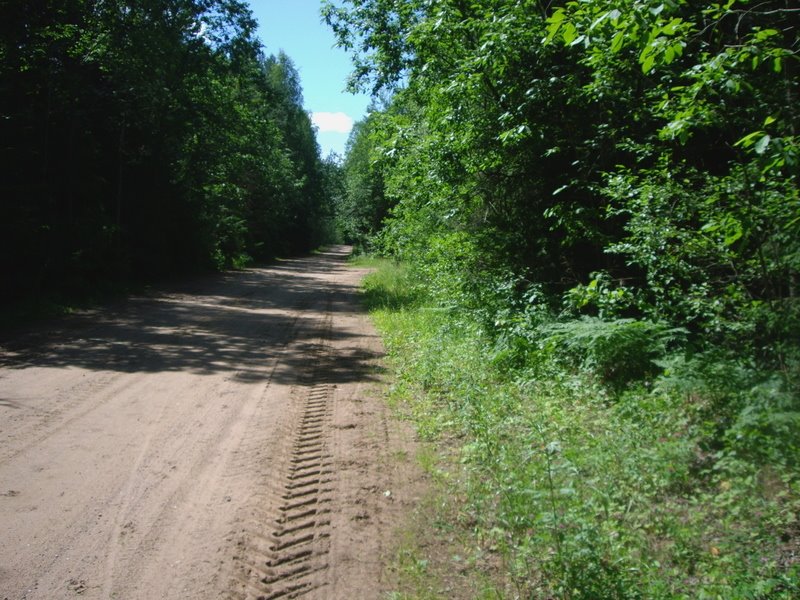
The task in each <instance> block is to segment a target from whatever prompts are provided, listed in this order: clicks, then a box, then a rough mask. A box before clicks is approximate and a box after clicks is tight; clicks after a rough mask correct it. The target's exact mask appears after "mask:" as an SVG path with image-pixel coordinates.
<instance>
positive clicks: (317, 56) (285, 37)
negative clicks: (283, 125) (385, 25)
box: [250, 0, 369, 157]
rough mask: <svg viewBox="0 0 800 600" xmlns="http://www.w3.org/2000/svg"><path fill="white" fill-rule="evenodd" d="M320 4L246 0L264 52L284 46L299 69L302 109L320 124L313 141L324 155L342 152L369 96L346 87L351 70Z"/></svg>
mask: <svg viewBox="0 0 800 600" xmlns="http://www.w3.org/2000/svg"><path fill="white" fill-rule="evenodd" d="M320 4H321V3H320V1H319V0H250V8H251V9H252V10H253V15H254V16H255V18H256V19H257V20H258V25H259V27H258V34H259V37H260V38H261V41H262V43H263V44H264V48H265V51H266V52H267V54H277V53H278V51H279V50H283V51H284V52H285V53H286V54H288V55H289V57H290V58H291V59H292V61H293V62H294V64H295V66H296V67H297V70H298V71H299V72H300V81H301V83H302V85H303V97H304V99H305V108H306V110H308V111H309V112H310V113H312V118H313V119H314V122H315V123H316V124H317V127H318V128H319V131H318V133H317V140H318V141H319V145H320V147H321V148H322V156H323V157H325V156H327V155H328V153H329V152H330V151H331V150H333V151H335V152H337V153H339V154H341V155H344V145H345V142H346V141H347V135H348V133H349V127H351V126H352V122H354V121H358V120H359V119H361V118H362V117H363V116H364V115H365V114H366V109H367V105H368V104H369V97H368V96H366V95H357V96H356V95H353V94H349V93H347V92H345V91H344V86H345V81H346V80H347V76H348V75H349V74H350V71H351V70H352V68H351V65H350V59H349V58H348V56H347V53H345V52H344V51H343V50H341V49H340V48H336V47H334V44H335V39H334V37H333V33H332V32H331V30H330V28H329V27H328V26H327V25H325V23H323V22H322V19H321V17H320V14H319V9H320ZM337 113H342V114H337ZM337 130H338V131H337Z"/></svg>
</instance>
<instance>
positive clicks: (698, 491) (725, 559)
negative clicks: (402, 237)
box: [365, 263, 800, 599]
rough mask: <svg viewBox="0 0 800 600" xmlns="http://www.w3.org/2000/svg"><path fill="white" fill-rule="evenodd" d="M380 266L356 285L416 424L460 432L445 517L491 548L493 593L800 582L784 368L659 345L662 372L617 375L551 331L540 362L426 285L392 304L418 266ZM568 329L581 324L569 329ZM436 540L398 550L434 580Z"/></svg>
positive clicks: (771, 587)
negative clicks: (592, 365)
mask: <svg viewBox="0 0 800 600" xmlns="http://www.w3.org/2000/svg"><path fill="white" fill-rule="evenodd" d="M385 265H386V266H387V267H388V269H380V270H379V271H378V273H377V274H375V275H372V276H370V277H369V278H368V279H367V281H366V282H365V289H366V290H367V297H368V298H370V299H371V300H370V302H371V306H372V309H373V312H372V314H373V317H374V318H375V320H376V323H377V324H378V326H379V328H380V330H381V333H382V335H383V337H384V340H385V343H386V346H387V350H388V352H389V356H390V363H391V366H392V370H393V372H394V392H393V395H394V397H395V400H396V401H400V402H403V403H404V404H405V406H406V407H407V411H406V412H408V413H409V414H410V415H411V416H412V418H413V420H414V421H415V424H416V426H417V429H418V431H419V432H420V434H421V435H422V436H423V437H425V438H426V439H431V440H439V441H440V442H441V443H445V444H446V443H448V440H449V443H450V444H453V443H455V444H456V445H457V448H456V451H457V452H458V455H457V456H458V458H459V459H460V463H459V464H457V465H451V466H450V467H449V468H450V470H451V471H452V474H451V476H450V477H449V478H448V479H447V485H448V494H449V496H450V497H451V498H453V499H454V501H455V499H458V500H459V501H458V502H457V503H455V504H456V505H455V506H453V507H451V509H450V511H451V512H450V517H449V519H447V522H448V524H447V527H450V528H453V527H455V528H457V529H458V531H459V532H461V533H460V534H459V535H469V536H471V537H472V542H471V543H467V544H466V546H468V547H469V548H471V553H472V554H474V556H473V555H467V556H464V557H462V558H461V560H463V561H464V562H465V563H467V564H482V565H484V569H485V570H492V569H490V566H491V565H495V569H493V581H494V588H495V593H494V594H493V595H492V596H493V597H498V598H501V597H507V598H552V597H557V598H573V599H575V598H587V599H589V598H591V599H596V598H720V597H722V598H778V599H779V598H786V599H788V598H793V597H795V596H796V595H797V593H798V592H800V566H799V565H798V564H797V559H796V556H797V554H796V549H797V544H798V532H797V527H796V524H797V522H796V518H797V517H796V514H797V510H798V509H800V472H798V470H797V464H796V457H797V456H798V453H797V448H798V442H799V441H800V436H798V431H800V429H798V428H797V427H796V424H797V421H796V419H797V414H798V413H797V408H798V406H797V403H796V400H793V399H792V396H791V394H788V393H787V390H786V388H785V386H784V384H783V383H782V382H780V381H777V380H765V379H764V377H763V374H760V373H759V372H758V371H756V370H754V369H753V368H752V367H750V366H747V365H742V364H737V362H735V361H733V360H730V359H725V358H724V357H723V356H720V355H716V356H713V355H706V356H702V357H697V358H696V359H695V360H691V361H686V360H683V359H682V358H680V357H679V356H677V355H675V354H673V353H670V352H669V349H668V348H667V350H666V352H667V354H666V356H663V357H662V359H660V360H659V363H661V365H662V367H663V371H662V374H660V375H659V374H651V376H650V377H649V378H648V379H647V380H646V382H647V385H641V386H638V387H634V388H631V389H628V390H625V391H614V389H613V388H612V389H609V388H608V387H606V386H605V385H604V384H603V383H602V382H600V381H599V380H596V381H592V379H590V378H587V377H586V374H585V372H584V371H574V370H572V369H570V368H569V366H568V364H567V367H566V368H565V363H564V361H563V357H562V356H561V355H559V354H558V353H557V352H556V353H554V352H552V351H551V348H550V346H549V345H548V344H547V343H542V344H541V345H540V346H539V347H535V348H533V349H532V350H530V352H531V354H532V355H533V359H532V360H531V361H530V363H531V364H533V365H534V366H533V367H531V366H525V365H523V366H511V367H510V366H509V365H508V364H507V363H500V364H498V363H497V362H496V361H495V362H492V361H487V360H486V356H487V353H488V352H489V348H490V345H491V343H492V341H491V339H490V338H489V337H488V336H487V335H486V334H485V333H482V331H481V328H480V327H477V326H476V325H475V323H474V322H472V320H471V319H469V318H458V317H456V316H455V315H454V314H453V313H452V312H450V311H447V312H446V311H442V310H436V304H434V303H433V302H432V299H431V298H430V297H424V296H419V295H417V297H416V302H415V303H414V304H412V305H409V304H403V305H402V306H400V305H398V304H397V303H396V302H395V301H394V299H395V298H397V297H398V296H401V295H402V294H401V293H400V292H399V291H398V290H402V289H403V288H404V287H405V288H407V289H408V286H409V285H410V284H414V281H413V279H412V280H410V281H409V279H408V277H409V274H408V272H407V271H405V270H403V269H398V268H397V266H396V265H393V264H392V263H385ZM412 289H413V288H412ZM417 290H418V288H417ZM418 293H419V292H417V294H418ZM382 299H385V302H384V301H382ZM639 326H640V327H642V328H644V329H645V330H647V329H649V330H650V331H658V330H659V328H658V326H657V325H655V324H649V325H643V324H639ZM540 328H541V329H543V330H546V329H547V328H548V326H547V324H546V323H544V322H542V321H541V320H540ZM549 328H550V329H551V330H552V331H554V332H556V333H555V335H558V336H563V337H561V338H560V340H561V341H563V343H565V344H567V343H570V344H578V343H579V340H580V338H581V335H583V338H584V339H583V341H584V342H586V341H587V338H588V337H589V336H591V337H592V338H603V337H605V336H607V335H614V334H617V330H620V331H621V332H623V333H620V334H619V335H629V336H630V337H631V338H632V339H635V340H637V343H638V344H642V345H647V344H651V345H654V346H656V347H657V348H656V349H657V352H655V353H654V354H662V355H663V353H664V352H665V350H664V346H663V341H668V340H670V339H671V338H672V337H673V334H672V333H671V332H668V331H664V330H663V329H662V330H661V335H662V342H659V341H657V340H653V341H650V339H649V338H648V337H647V336H646V335H642V334H641V332H640V331H637V325H635V322H631V321H624V322H622V323H617V324H609V325H607V326H603V325H602V324H601V323H599V322H597V321H596V320H587V321H585V322H584V321H577V322H572V323H567V324H562V325H558V324H552V323H551V324H550V325H549ZM576 328H578V329H583V330H585V331H582V332H579V335H577V336H569V334H570V333H572V330H574V329H576ZM631 328H633V330H634V333H631V332H629V331H626V330H629V329H631ZM659 344H662V345H661V346H660V347H658V346H659ZM581 349H582V350H591V351H594V352H601V351H602V350H600V349H596V348H593V347H589V346H587V347H582V348H581ZM606 349H607V350H611V351H612V352H616V351H617V350H616V349H613V348H609V347H606ZM587 366H589V365H587ZM755 397H758V398H760V400H759V401H758V403H755V402H754V401H753V399H754V398H755ZM441 518H443V519H444V518H446V517H441ZM443 527H444V525H443ZM442 535H444V532H442ZM447 537H448V538H450V537H452V534H448V535H447ZM447 543H448V542H447V541H446V540H444V541H442V544H445V545H446V544H447ZM430 544H431V541H430V540H428V541H427V542H426V546H424V547H418V548H412V549H409V550H408V551H409V552H413V554H414V556H415V557H416V560H417V562H419V561H424V563H425V564H426V565H427V570H428V571H430V573H429V574H428V576H429V577H430V578H431V580H435V579H436V578H437V577H439V578H440V579H443V578H444V575H445V574H447V573H448V571H449V570H451V569H453V568H455V567H456V565H455V564H454V563H452V562H448V561H442V560H441V559H440V558H439V559H437V550H436V549H435V548H433V547H431V545H430ZM498 555H499V558H500V560H497V558H498ZM492 557H494V558H492ZM498 565H502V567H503V568H502V569H497V568H496V567H497V566H498ZM458 568H459V569H461V567H460V566H459V567H458ZM436 569H439V573H438V574H437V573H436V571H435V570H436ZM460 572H462V573H463V572H465V571H460ZM437 597H447V592H446V591H444V590H442V591H441V595H440V596H437Z"/></svg>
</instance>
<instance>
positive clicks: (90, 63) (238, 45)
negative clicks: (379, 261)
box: [0, 0, 333, 305]
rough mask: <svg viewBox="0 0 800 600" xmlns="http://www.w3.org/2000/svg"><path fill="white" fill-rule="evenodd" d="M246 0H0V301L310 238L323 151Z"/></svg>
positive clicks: (319, 203) (148, 274)
mask: <svg viewBox="0 0 800 600" xmlns="http://www.w3.org/2000/svg"><path fill="white" fill-rule="evenodd" d="M255 28H256V22H255V21H254V19H253V17H252V14H251V12H250V9H249V7H248V5H247V3H246V2H240V1H238V0H143V1H141V2H122V1H116V0H112V1H102V2H101V1H99V0H66V1H61V0H59V1H57V2H56V1H53V0H33V1H30V2H16V1H12V2H2V3H0V139H1V140H2V142H1V143H0V151H1V152H2V164H3V167H2V169H3V176H2V179H1V180H0V195H2V198H3V203H2V208H0V211H2V212H0V265H2V272H3V281H2V284H1V285H2V288H0V292H2V298H3V301H2V302H3V303H4V304H8V303H11V304H16V305H19V304H30V303H31V302H37V301H39V300H41V299H42V298H44V297H47V298H51V299H53V300H55V301H57V302H61V303H67V304H68V303H69V302H71V301H74V300H75V299H76V298H86V297H87V296H91V294H92V293H94V292H97V291H99V290H102V289H103V288H106V289H109V290H115V289H116V290H119V289H122V290H124V289H126V288H125V286H127V285H130V284H131V283H141V282H148V281H152V280H154V279H157V278H161V277H167V276H170V275H175V274H179V273H186V272H191V271H199V270H208V269H222V268H228V267H237V266H243V265H246V264H248V263H249V262H251V261H253V260H265V259H269V258H272V257H274V256H276V255H278V254H284V255H285V254H291V253H298V252H302V251H307V250H310V249H311V248H314V247H316V246H317V245H319V244H320V243H321V242H323V241H325V240H326V239H327V238H328V237H330V235H331V231H332V229H331V227H332V205H331V202H330V200H329V198H330V193H329V191H328V189H327V186H328V182H329V181H330V180H331V177H330V174H331V172H332V168H333V167H332V166H331V164H329V163H327V162H326V161H323V160H322V159H321V158H320V155H319V154H320V151H319V147H318V145H317V142H316V138H315V133H314V130H313V127H312V124H311V121H310V118H309V115H308V114H307V113H306V111H305V109H304V108H303V97H302V89H301V85H300V80H299V76H298V72H297V70H296V68H295V67H294V65H293V64H292V61H291V59H290V58H289V57H288V56H286V55H285V54H283V53H280V54H279V55H278V56H266V55H265V54H264V52H263V50H262V48H261V43H260V41H259V40H258V39H257V37H256V36H255Z"/></svg>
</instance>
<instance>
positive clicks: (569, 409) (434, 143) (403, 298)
mask: <svg viewBox="0 0 800 600" xmlns="http://www.w3.org/2000/svg"><path fill="white" fill-rule="evenodd" d="M323 12H324V15H325V18H326V20H327V22H328V24H329V26H330V27H331V28H332V29H333V31H334V32H335V33H336V35H337V39H338V41H339V45H340V46H341V47H343V48H346V49H348V50H349V51H350V52H351V55H352V59H353V72H352V76H351V78H350V82H349V84H350V86H351V87H352V88H353V89H356V90H367V91H370V92H371V93H372V94H373V95H374V97H375V103H374V107H373V108H374V110H373V111H372V112H371V113H370V114H369V115H368V117H367V118H365V119H364V120H363V121H361V122H360V123H359V124H357V126H356V128H355V129H354V131H353V134H352V136H351V139H350V142H349V147H348V153H347V156H346V159H345V164H344V175H343V181H344V187H345V193H344V195H343V196H342V197H341V198H340V199H339V201H338V208H337V219H338V221H339V223H340V229H341V230H342V231H343V233H344V234H345V235H346V236H347V238H348V239H350V240H351V241H353V242H354V243H356V244H357V245H358V246H359V247H361V248H362V249H363V250H364V251H366V252H370V253H372V254H374V255H378V256H383V257H385V259H384V260H383V261H377V262H375V264H377V265H380V268H379V270H378V272H377V273H376V274H375V275H373V276H372V277H371V278H369V279H368V281H367V283H366V292H367V298H368V302H369V304H370V306H371V307H372V309H373V314H374V316H375V319H376V321H377V323H378V325H379V327H380V329H381V330H382V333H383V335H384V338H385V341H386V345H387V348H388V351H389V354H390V357H391V362H392V365H393V369H394V370H395V372H396V376H397V382H396V383H395V384H394V391H393V395H394V396H395V397H396V399H397V400H398V401H399V402H400V403H401V404H402V405H403V406H405V407H406V410H407V411H408V412H409V414H410V418H412V420H414V421H415V422H416V424H417V427H418V429H419V431H420V432H422V435H424V436H427V437H428V438H429V439H430V440H432V443H433V444H434V446H435V447H436V448H438V449H439V451H440V452H439V454H440V459H439V463H438V464H439V467H436V468H434V469H433V470H432V472H433V475H434V477H435V478H438V479H440V480H441V482H442V489H443V492H442V498H440V499H439V504H438V505H439V509H438V512H437V513H436V515H435V516H434V517H432V518H431V521H430V523H429V527H427V528H425V527H422V528H421V530H420V531H421V533H419V536H418V537H419V538H421V539H423V540H429V541H430V539H431V538H433V539H443V538H448V539H450V540H451V543H455V542H452V540H453V539H454V537H456V538H458V535H460V536H461V538H459V539H461V540H462V542H461V544H462V545H461V546H458V545H457V544H456V546H454V548H455V549H453V550H452V552H451V556H456V557H457V558H458V559H459V560H460V563H459V564H458V565H456V564H454V563H453V559H449V560H448V559H446V558H442V557H441V556H440V557H439V558H438V559H437V557H436V556H435V555H431V554H430V553H428V552H427V551H426V548H429V547H431V545H430V544H427V545H426V544H425V543H421V544H419V545H417V546H414V545H413V544H412V545H411V546H409V547H407V548H405V550H404V554H403V556H402V557H401V558H399V559H398V561H399V565H400V566H399V567H398V569H399V570H400V571H401V572H405V573H406V574H407V579H408V586H407V590H406V592H407V595H406V596H398V597H447V593H444V592H443V590H447V589H455V588H452V586H457V585H459V584H458V583H457V581H456V580H458V578H457V577H454V576H453V575H452V572H453V570H454V569H457V570H459V572H461V573H472V574H473V576H474V577H473V580H474V585H473V587H472V588H469V589H468V590H467V591H466V592H463V593H462V595H463V596H464V597H486V598H495V597H508V598H573V599H574V598H586V599H598V598H793V597H797V596H798V595H800V583H798V582H799V579H798V575H799V573H798V572H799V570H800V526H798V509H800V465H798V459H800V303H798V292H799V289H798V284H800V196H798V180H797V178H798V168H799V167H798V160H800V157H799V156H798V150H799V149H798V137H797V135H798V134H797V131H796V129H797V127H798V125H799V124H800V123H799V122H798V116H799V115H798V106H800V103H798V91H800V89H799V87H800V78H798V66H800V65H798V53H799V52H800V36H799V31H798V25H800V8H798V7H797V5H796V4H795V3H792V2H788V1H785V0H765V1H761V0H759V1H749V0H724V1H705V2H689V1H687V0H626V1H620V0H574V1H552V2H544V1H537V0H484V1H481V2H473V1H470V0H442V1H438V2H431V1H427V0H347V1H346V2H342V3H333V2H327V3H325V8H324V9H323ZM444 447H446V448H448V450H446V451H445V450H443V449H442V448H444ZM448 457H449V458H448ZM430 531H433V532H434V533H429V532H430ZM453 532H457V533H458V535H456V534H454V533H453ZM437 536H438V538H437ZM448 536H449V537H448ZM434 546H435V544H434ZM459 548H460V549H459ZM437 561H438V562H437ZM437 578H438V579H437ZM462 584H463V582H462ZM464 585H466V584H464ZM451 597H452V596H451Z"/></svg>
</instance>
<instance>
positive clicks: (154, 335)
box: [0, 247, 375, 406]
mask: <svg viewBox="0 0 800 600" xmlns="http://www.w3.org/2000/svg"><path fill="white" fill-rule="evenodd" d="M346 257H347V249H345V248H342V247H337V248H334V249H332V250H331V251H329V252H325V253H321V254H319V255H314V256H310V257H305V258H298V259H289V260H281V261H278V262H277V264H275V265H270V266H269V267H264V268H254V269H247V270H244V271H240V272H229V273H225V274H222V275H219V276H215V277H206V278H202V279H198V280H194V281H191V282H188V283H185V284H183V285H181V286H179V287H177V288H173V289H169V290H162V291H161V292H159V293H157V294H154V295H152V296H148V297H133V298H130V299H129V300H128V301H127V302H125V303H124V304H123V305H122V306H118V307H116V308H113V309H111V308H106V309H99V310H94V311H89V312H86V313H83V314H79V315H74V316H72V317H68V318H66V319H62V320H59V321H56V322H53V323H51V324H49V326H47V327H46V328H41V327H40V328H39V329H38V330H33V331H28V332H21V333H18V334H17V335H14V336H13V337H9V338H7V339H1V340H0V367H6V368H12V369H21V368H28V367H81V368H85V369H91V370H106V371H108V370H111V371H121V372H127V373H133V372H168V371H181V372H183V371H185V372H191V373H196V374H218V373H230V376H231V377H233V378H236V379H238V380H245V381H253V382H257V381H262V380H265V379H269V378H273V379H276V380H278V381H281V380H284V379H285V380H286V381H289V379H290V378H295V377H296V374H297V370H298V369H302V370H308V369H309V367H310V366H313V365H309V360H313V357H314V356H315V348H316V346H315V345H316V342H317V340H319V338H320V337H321V336H323V335H324V336H327V338H328V339H330V340H332V341H337V342H340V343H337V344H336V346H337V351H336V354H335V356H333V358H332V359H331V360H330V361H329V362H330V363H331V364H328V365H326V366H325V373H326V377H327V379H328V381H330V382H331V383H338V382H341V383H344V382H348V381H355V380H364V379H369V378H371V377H373V376H375V370H374V366H373V365H372V364H371V361H372V360H373V359H374V358H375V356H374V355H368V353H365V352H364V351H363V349H362V348H363V345H361V344H358V343H356V340H355V339H354V340H353V342H354V343H353V344H352V345H349V344H347V343H346V340H347V339H348V338H351V337H362V334H355V333H351V332H348V331H346V330H343V329H341V328H337V327H334V328H333V329H331V330H330V331H324V330H323V328H324V327H325V320H324V319H323V318H322V316H321V313H325V312H328V313H331V314H332V315H333V318H334V319H335V318H336V315H337V314H346V313H353V312H356V311H359V310H360V304H359V300H358V297H357V293H358V291H357V288H356V287H355V286H353V285H348V284H345V283H342V282H341V279H342V278H341V277H339V275H341V274H342V272H343V271H345V270H346V269H347V266H346V264H345V260H346ZM289 342H292V344H291V346H287V344H289ZM287 348H288V349H287ZM279 355H280V357H281V360H280V368H277V369H276V368H274V365H275V362H274V361H273V360H271V359H273V358H276V357H278V356H279ZM0 406H5V404H2V401H1V400H0Z"/></svg>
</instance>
